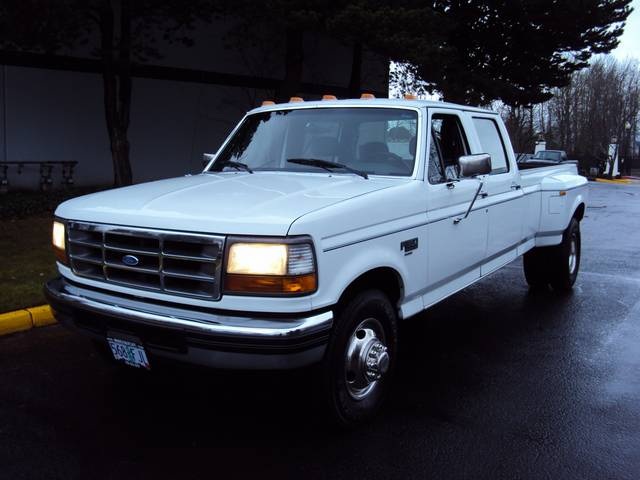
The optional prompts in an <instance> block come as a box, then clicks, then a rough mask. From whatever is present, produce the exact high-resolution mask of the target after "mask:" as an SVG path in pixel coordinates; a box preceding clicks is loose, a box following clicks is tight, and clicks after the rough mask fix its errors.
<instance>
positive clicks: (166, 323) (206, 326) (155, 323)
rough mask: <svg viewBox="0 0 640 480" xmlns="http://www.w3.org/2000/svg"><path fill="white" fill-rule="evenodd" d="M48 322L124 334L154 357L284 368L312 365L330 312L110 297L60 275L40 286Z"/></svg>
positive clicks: (100, 336)
mask: <svg viewBox="0 0 640 480" xmlns="http://www.w3.org/2000/svg"><path fill="white" fill-rule="evenodd" d="M44 290H45V295H46V297H47V300H48V301H49V303H50V305H51V308H52V310H53V313H54V316H55V317H56V319H57V320H58V321H59V322H60V323H62V324H64V325H67V326H70V327H73V328H75V329H78V330H80V331H82V332H83V333H86V334H88V335H90V336H92V337H94V338H97V339H101V340H105V339H106V337H107V335H108V334H116V335H117V334H125V335H128V336H134V337H136V338H137V339H139V340H140V341H141V342H142V343H143V345H144V347H145V349H146V350H147V351H148V353H150V355H151V357H152V358H153V357H154V356H158V357H164V358H170V359H173V360H179V361H184V362H189V363H194V364H199V365H205V366H209V367H215V368H231V369H289V368H297V367H303V366H306V365H311V364H313V363H317V362H319V361H320V360H321V359H322V357H323V356H324V351H325V349H326V345H327V341H328V339H329V333H330V331H331V326H332V323H333V313H332V312H331V311H322V312H312V313H309V314H297V315H291V314H265V313H260V314H255V315H254V314H246V313H245V314H236V313H235V312H229V311H224V312H223V311H216V310H209V309H202V308H197V307H194V308H190V307H187V306H184V305H178V304H173V303H163V302H157V301H150V300H143V299H141V298H140V297H130V296H124V295H119V294H118V295H115V294H114V293H113V292H109V291H106V290H96V289H93V288H86V287H84V286H82V285H79V284H74V283H71V282H69V281H68V280H65V279H64V278H62V277H58V278H55V279H53V280H51V281H49V282H47V284H46V285H45V289H44Z"/></svg>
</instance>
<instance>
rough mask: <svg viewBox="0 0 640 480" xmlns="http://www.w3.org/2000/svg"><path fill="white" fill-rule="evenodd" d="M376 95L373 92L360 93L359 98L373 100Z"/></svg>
mask: <svg viewBox="0 0 640 480" xmlns="http://www.w3.org/2000/svg"><path fill="white" fill-rule="evenodd" d="M374 98H376V96H375V95H374V94H373V93H363V94H362V95H360V99H361V100H373V99H374Z"/></svg>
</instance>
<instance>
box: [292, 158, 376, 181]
mask: <svg viewBox="0 0 640 480" xmlns="http://www.w3.org/2000/svg"><path fill="white" fill-rule="evenodd" d="M287 162H289V163H297V164H299V165H309V166H311V167H319V168H324V169H325V170H327V171H328V172H331V171H333V169H336V168H342V169H344V170H346V171H347V172H351V173H355V174H356V175H360V176H361V177H362V178H369V175H367V174H366V172H363V171H361V170H356V169H355V168H351V167H349V166H347V165H344V164H342V163H337V162H330V161H329V160H320V159H318V158H288V159H287Z"/></svg>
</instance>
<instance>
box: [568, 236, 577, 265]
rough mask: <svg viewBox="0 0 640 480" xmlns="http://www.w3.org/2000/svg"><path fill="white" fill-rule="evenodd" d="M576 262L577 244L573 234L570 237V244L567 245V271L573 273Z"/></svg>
mask: <svg viewBox="0 0 640 480" xmlns="http://www.w3.org/2000/svg"><path fill="white" fill-rule="evenodd" d="M577 263H578V245H577V242H576V237H575V235H574V236H572V237H571V245H570V246H569V273H570V274H571V275H573V273H574V272H575V270H576V265H577Z"/></svg>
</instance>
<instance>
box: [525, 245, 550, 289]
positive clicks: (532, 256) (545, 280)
mask: <svg viewBox="0 0 640 480" xmlns="http://www.w3.org/2000/svg"><path fill="white" fill-rule="evenodd" d="M547 250H548V249H546V248H533V249H531V250H529V251H528V252H527V253H525V254H524V258H523V261H522V263H523V265H524V278H525V279H526V280H527V283H528V284H529V287H531V288H532V289H536V290H537V289H543V288H547V286H548V285H549V272H548V268H547V267H548V251H547Z"/></svg>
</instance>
